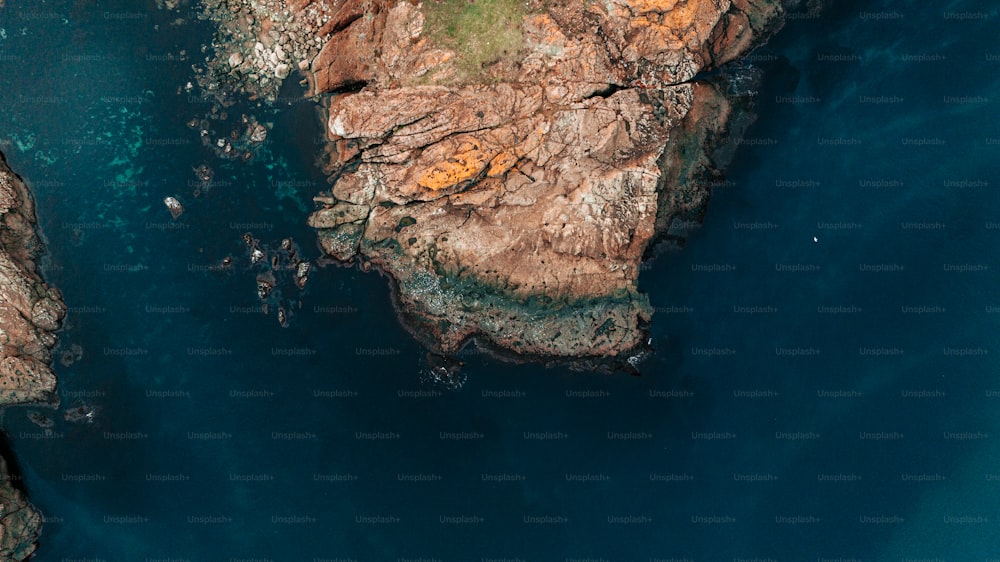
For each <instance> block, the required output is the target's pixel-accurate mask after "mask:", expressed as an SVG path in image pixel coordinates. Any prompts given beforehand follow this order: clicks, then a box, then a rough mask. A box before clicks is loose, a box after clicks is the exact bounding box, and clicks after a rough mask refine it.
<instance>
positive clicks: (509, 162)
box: [486, 149, 518, 178]
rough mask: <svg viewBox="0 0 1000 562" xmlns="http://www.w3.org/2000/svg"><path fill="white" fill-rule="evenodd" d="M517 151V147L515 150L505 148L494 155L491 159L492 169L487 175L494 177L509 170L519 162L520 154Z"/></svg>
mask: <svg viewBox="0 0 1000 562" xmlns="http://www.w3.org/2000/svg"><path fill="white" fill-rule="evenodd" d="M515 152H516V149H514V152H511V151H506V150H505V151H503V152H501V153H500V154H497V155H496V156H494V157H493V160H492V161H490V169H489V170H488V171H487V172H486V175H487V176H489V177H491V178H493V177H496V176H501V175H503V174H506V173H507V172H509V171H510V169H511V168H513V167H514V164H517V159H518V156H517V154H516V153H515Z"/></svg>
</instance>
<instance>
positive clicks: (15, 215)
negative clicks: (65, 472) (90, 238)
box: [0, 154, 66, 560]
mask: <svg viewBox="0 0 1000 562" xmlns="http://www.w3.org/2000/svg"><path fill="white" fill-rule="evenodd" d="M42 250H43V247H42V242H41V240H40V238H39V236H38V233H37V232H36V231H35V210H34V202H33V200H32V198H31V194H30V193H29V192H28V188H27V187H26V186H25V184H24V182H23V181H21V178H20V177H18V176H17V175H16V174H15V173H14V172H12V171H11V169H10V168H9V167H8V166H7V161H6V159H5V158H4V157H3V155H2V154H0V408H2V407H6V406H11V405H14V404H30V403H47V404H54V403H55V402H56V401H57V398H56V395H55V388H56V378H55V375H53V373H52V371H51V369H50V367H49V366H50V364H51V362H52V353H51V350H52V347H53V346H54V345H55V343H56V336H55V332H56V330H58V329H59V327H60V325H61V323H62V320H63V317H64V316H65V315H66V307H65V305H64V304H63V301H62V296H61V295H60V293H59V291H58V290H56V289H54V288H52V287H49V286H48V285H46V283H45V281H44V280H43V279H42V277H41V275H40V274H39V272H38V269H37V265H36V260H37V258H38V257H39V255H40V253H41V252H42ZM41 524H42V517H41V515H40V514H39V513H38V511H37V510H35V508H33V507H32V506H31V504H29V503H28V501H27V500H26V499H25V495H24V492H23V490H21V489H19V488H18V481H17V476H16V475H13V474H11V473H10V472H8V464H7V461H5V460H4V459H2V458H0V559H3V560H24V559H26V558H28V557H29V556H30V555H31V553H32V552H34V551H35V543H36V541H37V540H38V534H39V531H40V528H41Z"/></svg>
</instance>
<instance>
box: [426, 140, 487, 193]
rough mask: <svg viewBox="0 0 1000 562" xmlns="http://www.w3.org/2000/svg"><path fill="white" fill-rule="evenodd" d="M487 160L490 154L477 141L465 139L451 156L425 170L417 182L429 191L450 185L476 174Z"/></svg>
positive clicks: (484, 166) (482, 168) (484, 165)
mask: <svg viewBox="0 0 1000 562" xmlns="http://www.w3.org/2000/svg"><path fill="white" fill-rule="evenodd" d="M489 161H490V154H489V153H487V152H484V151H483V150H482V147H481V146H480V145H479V143H478V142H476V141H466V142H463V143H462V144H461V145H460V146H459V147H458V150H457V151H456V152H455V154H454V155H453V156H452V157H450V158H448V159H447V160H445V161H443V162H438V163H436V164H434V165H433V166H431V167H430V168H428V169H427V170H425V171H424V173H423V174H422V175H421V176H420V179H419V180H417V184H418V185H419V186H420V187H423V188H425V189H430V190H431V191H438V190H441V189H444V188H446V187H452V186H454V185H458V184H460V183H462V182H464V181H468V180H470V179H472V178H474V177H476V176H478V175H479V174H480V173H481V172H482V171H483V170H484V169H485V168H486V164H487V163H489Z"/></svg>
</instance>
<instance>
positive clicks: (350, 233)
mask: <svg viewBox="0 0 1000 562" xmlns="http://www.w3.org/2000/svg"><path fill="white" fill-rule="evenodd" d="M215 4H217V5H218V7H219V13H220V14H222V15H220V17H218V18H213V19H217V20H218V22H219V23H220V25H221V26H222V31H221V32H220V34H219V35H218V36H217V41H216V42H215V43H214V45H213V46H214V47H215V48H216V53H215V61H216V63H215V65H214V68H215V69H216V71H217V72H219V73H224V74H225V75H226V80H230V81H235V82H236V83H238V84H240V86H239V88H240V89H241V91H244V92H252V91H256V90H258V89H262V90H261V92H262V94H261V95H264V96H266V95H267V94H266V91H267V90H268V89H270V91H272V92H273V91H275V81H274V78H278V79H279V80H280V79H281V78H284V75H285V70H287V69H289V68H290V69H292V72H295V71H298V72H299V73H300V75H301V76H304V77H305V78H304V79H303V80H302V81H301V84H303V85H308V88H309V95H311V96H314V97H317V98H318V99H321V100H322V102H323V103H322V107H323V110H322V111H323V119H324V120H325V124H326V127H325V132H326V150H325V153H324V155H323V156H322V158H321V164H322V166H323V168H324V171H325V172H326V173H327V174H328V175H329V177H330V178H331V183H332V188H331V189H330V190H329V191H328V192H324V193H321V194H319V195H317V196H316V197H315V198H314V200H315V202H316V205H317V210H316V212H314V213H313V214H312V215H311V216H310V218H309V224H310V226H312V227H314V228H315V229H316V230H317V233H318V239H319V244H320V247H321V249H322V250H323V252H324V253H325V254H326V255H327V256H329V257H331V258H333V260H335V261H337V262H339V263H344V264H347V265H352V264H359V265H360V266H361V267H362V269H364V270H366V271H367V270H370V269H376V270H378V271H380V272H382V273H384V274H385V275H386V276H387V277H389V278H390V279H391V281H392V282H391V285H392V287H393V299H394V304H395V305H396V308H397V310H398V312H399V317H400V320H401V322H402V323H403V325H404V326H406V328H407V329H408V330H409V331H410V332H411V333H412V334H414V336H415V337H416V338H417V339H419V340H420V341H421V342H423V343H424V344H425V345H426V346H427V347H428V348H429V349H430V350H431V351H432V352H433V353H435V354H438V355H440V356H443V357H453V356H456V355H457V354H458V353H459V352H460V351H461V350H462V349H463V348H464V347H465V346H466V345H467V344H468V343H469V342H472V341H475V342H476V343H477V346H479V347H481V348H484V349H488V350H491V353H496V354H497V355H498V356H500V357H502V358H504V359H507V360H514V361H541V362H553V361H554V362H559V363H569V364H571V365H573V364H578V365H585V366H586V365H596V364H603V365H616V366H618V367H622V368H624V370H630V369H634V366H635V363H636V362H637V361H638V360H640V359H641V358H642V356H643V354H644V352H645V351H647V347H648V343H649V340H648V325H649V322H650V321H651V318H652V307H651V306H650V304H649V300H648V297H647V296H646V295H645V294H643V293H641V292H639V291H638V288H637V279H638V271H639V266H640V265H641V263H642V261H643V260H644V259H649V258H650V257H651V256H652V255H654V253H655V249H656V248H658V247H662V246H663V244H662V242H664V241H668V242H669V241H671V240H681V239H683V237H684V231H685V227H684V225H685V224H691V223H693V222H697V221H699V220H700V218H701V216H702V214H703V213H704V210H705V206H706V204H707V201H708V198H709V196H710V193H711V185H712V184H713V183H716V182H718V181H721V179H722V173H721V170H722V169H724V167H725V165H726V163H727V161H728V158H729V157H730V156H731V154H732V151H733V148H734V146H735V140H736V138H738V136H739V135H741V134H742V130H743V129H745V127H746V126H747V124H748V123H749V122H750V121H751V120H752V112H751V107H752V101H753V95H754V93H753V91H752V89H753V85H754V80H755V76H754V73H753V72H752V71H751V70H748V69H747V68H744V67H741V66H740V65H739V64H738V63H733V61H739V60H740V59H741V57H743V56H745V55H746V54H748V53H749V52H750V51H752V50H753V49H754V48H756V47H757V46H759V45H760V44H762V43H763V42H765V41H766V40H767V38H768V37H770V36H771V35H772V34H773V33H775V32H776V31H777V30H778V29H780V28H781V26H782V25H783V24H784V21H785V13H786V9H790V10H795V11H799V12H802V11H805V10H815V9H816V5H815V4H816V3H815V2H801V1H796V0H786V1H785V2H780V1H778V0H753V1H751V0H734V1H724V2H720V3H700V2H688V3H686V4H684V3H675V2H669V1H661V2H657V1H648V0H615V1H612V2H609V3H605V4H604V5H603V6H600V5H594V4H588V3H576V2H572V3H566V4H564V5H559V6H553V5H550V4H548V3H543V2H532V1H529V2H525V3H523V6H520V4H519V3H504V2H498V3H496V4H495V6H500V7H501V8H503V9H506V10H508V11H507V12H502V13H500V12H498V13H495V14H478V12H477V14H478V16H482V18H481V19H486V18H488V19H489V21H495V22H499V23H497V24H496V26H499V27H495V29H487V30H486V31H488V32H489V33H487V34H486V35H488V36H489V37H495V38H503V39H504V40H506V41H507V42H506V43H504V42H502V41H500V40H499V39H497V40H496V41H492V43H491V40H485V41H481V40H478V39H477V38H476V37H469V36H467V35H463V34H462V32H461V26H460V25H457V24H458V23H461V25H467V26H470V27H474V28H477V29H478V26H479V24H478V23H477V21H473V20H469V19H461V18H463V17H465V15H466V13H465V11H463V10H464V8H461V3H455V2H447V1H444V2H437V1H430V0H428V1H426V2H423V3H417V2H402V1H393V0H269V1H267V2H263V3H249V2H246V1H244V0H215ZM491 6H494V4H491ZM519 6H520V7H519ZM449 10H451V11H449ZM456 10H457V11H456ZM209 17H211V14H209ZM448 18H457V19H455V20H454V21H451V20H448ZM234 21H235V22H238V23H239V25H238V26H237V27H236V28H234V27H233V25H232V24H231V23H229V24H227V23H226V22H234ZM442 21H446V23H453V24H456V25H453V26H452V27H447V28H446V29H452V30H453V29H455V28H456V27H457V28H458V29H459V31H458V32H457V33H452V34H451V35H449V32H442V31H441V29H443V28H442V27H441V25H440V24H441V22H442ZM245 22H251V23H252V26H251V27H253V26H257V27H253V29H248V28H246V25H244V23H245ZM436 26H437V27H436ZM480 31H481V30H480ZM241 34H242V35H241ZM481 35H482V34H481ZM236 36H239V37H241V38H242V39H241V41H242V42H240V41H232V40H231V39H232V38H233V37H236ZM498 44H499V46H498ZM316 46H319V50H318V53H317V52H316V49H315V47H316ZM501 46H502V47H503V48H504V49H505V50H503V51H501V50H499V48H500V47H501ZM250 48H252V49H253V53H250V52H249V51H247V49H250ZM241 49H242V50H241ZM491 49H492V50H491ZM275 52H277V55H275V56H272V54H273V53H275ZM289 52H291V54H289ZM484 52H486V55H484V54H483V53H484ZM477 57H478V58H477ZM468 60H476V61H483V62H479V64H478V66H476V67H472V69H471V70H470V66H469V65H468V64H466V61H468ZM248 61H251V62H249V63H248ZM282 61H285V62H282ZM233 63H238V64H233ZM281 65H286V66H281ZM209 67H210V68H213V65H212V64H209ZM709 72H710V74H708V73H709ZM268 73H272V74H274V76H273V77H271V76H267V80H264V81H263V85H260V77H261V76H266V75H267V74H268ZM255 77H256V80H258V81H257V82H255V81H254V79H255ZM254 95H257V94H254Z"/></svg>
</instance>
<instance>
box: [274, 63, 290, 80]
mask: <svg viewBox="0 0 1000 562" xmlns="http://www.w3.org/2000/svg"><path fill="white" fill-rule="evenodd" d="M289 70H290V69H289V68H288V65H287V64H284V63H282V64H279V65H278V66H276V67H275V68H274V77H275V78H277V79H278V80H284V79H285V78H288V73H289Z"/></svg>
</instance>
